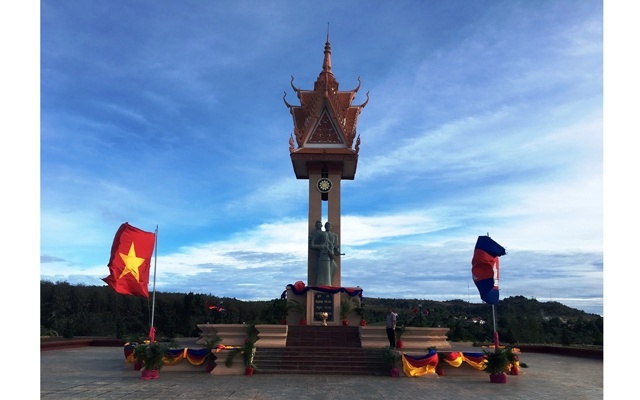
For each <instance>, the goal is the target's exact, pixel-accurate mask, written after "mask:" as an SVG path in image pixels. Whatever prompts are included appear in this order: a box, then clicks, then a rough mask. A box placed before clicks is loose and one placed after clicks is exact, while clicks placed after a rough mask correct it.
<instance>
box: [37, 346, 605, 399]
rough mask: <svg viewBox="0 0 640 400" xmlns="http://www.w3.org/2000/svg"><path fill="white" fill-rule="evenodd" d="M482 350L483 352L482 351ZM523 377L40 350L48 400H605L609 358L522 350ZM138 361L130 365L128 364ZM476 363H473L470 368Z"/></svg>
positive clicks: (118, 350) (114, 349)
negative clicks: (233, 365)
mask: <svg viewBox="0 0 640 400" xmlns="http://www.w3.org/2000/svg"><path fill="white" fill-rule="evenodd" d="M475 351H477V350H475ZM520 361H521V363H525V364H527V365H528V368H522V369H521V373H520V375H517V376H513V375H509V376H508V382H507V383H506V384H495V383H489V376H488V375H487V374H486V373H485V372H483V371H476V370H471V369H467V370H464V369H463V368H465V367H468V366H465V365H462V366H461V367H460V368H458V369H455V371H454V370H449V371H450V372H451V373H448V374H447V375H445V376H442V377H438V376H437V375H436V376H422V377H417V378H409V377H406V376H404V374H403V373H402V372H401V377H399V378H392V377H379V376H340V375H267V374H264V375H261V374H260V373H258V372H257V373H256V374H254V375H253V376H244V375H240V376H233V375H232V376H229V375H224V376H219V375H209V374H207V373H206V372H204V371H203V372H202V373H199V372H179V371H169V370H165V369H163V370H161V371H160V378H159V379H155V380H142V379H140V371H134V370H133V366H132V365H131V364H127V365H126V366H125V365H124V354H123V349H122V348H121V347H80V348H72V349H60V350H52V351H42V352H40V363H41V366H40V398H42V399H239V400H244V399H264V400H267V399H299V400H304V399H327V400H330V399H331V400H333V399H349V400H353V399H411V400H415V399H417V398H425V397H429V398H434V399H452V400H454V399H455V400H460V399H469V398H477V399H491V400H495V399H527V400H530V399H537V400H540V399H553V400H556V399H584V400H590V399H602V398H603V396H604V392H603V360H594V359H587V358H581V357H567V356H560V355H552V354H540V353H522V354H521V355H520ZM129 366H131V367H129ZM469 368H470V367H469Z"/></svg>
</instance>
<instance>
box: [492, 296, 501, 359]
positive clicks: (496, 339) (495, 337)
mask: <svg viewBox="0 0 640 400" xmlns="http://www.w3.org/2000/svg"><path fill="white" fill-rule="evenodd" d="M491 312H492V313H493V344H494V345H495V352H496V353H497V352H498V346H499V345H500V339H499V337H498V327H497V325H496V305H495V304H492V305H491Z"/></svg>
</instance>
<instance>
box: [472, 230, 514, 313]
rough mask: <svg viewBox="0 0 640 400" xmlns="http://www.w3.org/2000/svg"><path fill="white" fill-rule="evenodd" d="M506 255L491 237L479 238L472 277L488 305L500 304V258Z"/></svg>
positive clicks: (474, 253) (473, 261)
mask: <svg viewBox="0 0 640 400" xmlns="http://www.w3.org/2000/svg"><path fill="white" fill-rule="evenodd" d="M505 254H507V252H506V251H505V250H504V247H502V246H500V245H499V244H498V243H496V242H495V241H494V240H493V239H491V238H490V237H489V236H478V241H477V242H476V248H475V250H474V251H473V259H472V260H471V275H472V277H473V282H474V283H475V284H476V287H477V288H478V291H479V292H480V298H481V299H482V300H483V301H484V302H486V303H489V304H498V300H499V299H500V289H499V287H498V280H499V277H500V262H499V260H498V257H500V256H503V255H505Z"/></svg>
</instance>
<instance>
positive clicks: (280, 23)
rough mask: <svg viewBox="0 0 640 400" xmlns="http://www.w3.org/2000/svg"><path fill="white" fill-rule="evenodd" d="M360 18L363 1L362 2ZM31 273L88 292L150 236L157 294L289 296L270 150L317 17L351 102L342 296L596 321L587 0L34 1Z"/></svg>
mask: <svg viewBox="0 0 640 400" xmlns="http://www.w3.org/2000/svg"><path fill="white" fill-rule="evenodd" d="M374 4H375V5H374ZM40 13H41V25H40V29H41V35H40V38H39V39H40V110H39V111H40V126H39V129H40V136H39V147H40V159H39V162H40V171H39V172H40V176H39V191H40V204H39V211H40V220H39V221H38V223H39V229H40V249H39V250H40V279H46V280H50V281H67V282H69V283H72V284H79V283H82V284H86V285H100V286H102V285H104V283H103V282H102V281H101V280H100V278H103V277H105V276H107V275H108V268H107V265H106V264H107V262H108V259H109V251H110V247H111V242H112V240H113V235H114V234H115V232H116V230H117V228H118V227H119V226H120V224H121V223H123V222H125V221H126V222H129V223H130V224H132V225H134V226H136V227H138V228H141V229H144V230H148V231H154V230H155V228H156V226H158V228H159V233H158V248H157V252H158V258H157V276H156V290H158V291H171V292H184V293H187V292H194V293H205V294H209V293H210V294H213V295H217V296H224V297H236V298H239V299H243V300H251V299H258V300H270V299H274V298H277V297H279V296H280V293H281V292H282V291H283V290H284V288H285V286H286V285H287V284H290V283H294V282H295V281H298V280H302V281H305V282H306V280H307V279H306V278H307V277H306V257H307V237H308V233H309V232H308V229H307V220H306V218H307V206H308V199H307V185H308V182H307V181H306V180H297V179H296V178H295V175H294V172H293V168H292V165H291V160H290V157H289V148H288V146H289V145H288V141H289V137H290V135H291V133H292V131H293V123H292V120H291V115H290V114H289V111H288V109H287V107H286V106H285V105H284V103H283V101H282V97H283V95H284V92H286V93H287V101H289V102H290V103H293V104H299V103H298V102H297V99H296V97H295V94H294V93H293V91H292V89H291V87H290V79H291V76H292V75H293V76H294V78H295V81H294V84H295V85H296V86H297V87H298V88H301V89H312V88H313V84H314V82H315V80H316V78H317V76H318V74H319V73H320V71H321V69H322V60H323V50H324V42H325V39H326V35H327V24H328V23H329V33H330V41H331V47H332V55H331V57H332V66H333V72H334V74H335V77H336V79H337V80H338V82H339V83H340V90H349V89H353V88H355V87H356V86H357V85H358V77H360V79H361V81H362V87H361V89H360V91H359V93H358V96H357V97H356V100H355V101H354V104H361V103H362V102H364V101H365V100H366V98H365V96H364V94H365V93H366V92H369V96H370V101H369V103H368V104H367V106H366V107H365V108H364V110H363V111H362V113H361V114H360V118H359V124H358V134H359V135H360V137H361V146H360V152H359V160H358V169H357V173H356V177H355V180H353V181H343V184H342V232H341V236H342V237H341V244H342V251H343V252H344V253H345V256H343V257H342V284H343V286H360V287H362V288H363V289H364V295H365V296H367V297H385V298H420V299H429V300H450V299H463V300H468V301H471V302H474V303H480V302H481V300H480V298H479V296H478V293H477V290H476V289H475V286H474V284H473V281H472V279H471V258H472V255H473V248H474V244H475V240H476V239H477V237H478V235H484V234H486V233H489V234H490V235H491V237H492V238H493V239H494V240H496V241H497V242H498V243H500V244H501V245H503V246H504V247H506V248H507V251H508V254H507V255H506V256H504V257H502V258H501V260H500V265H501V280H500V286H501V296H502V297H506V296H515V295H521V296H525V297H527V298H536V299H538V300H539V301H549V300H553V301H559V302H561V303H563V304H566V305H568V306H571V307H574V308H578V309H581V310H585V311H587V312H591V313H597V314H600V315H603V297H604V294H603V276H604V274H603V265H604V257H603V253H604V238H603V232H604V227H603V226H604V224H603V197H604V196H603V181H604V180H603V169H604V168H603V165H604V163H603V9H602V2H600V1H536V2H531V1H446V2H445V1H428V2H424V1H420V2H418V1H400V2H376V3H372V2H370V1H349V2H344V1H328V2H293V1H284V0H281V1H277V0H276V1H269V2H264V1H239V2H222V1H217V2H214V1H183V2H173V1H138V2H130V1H109V2H104V1H83V2H78V1H42V2H41V3H40Z"/></svg>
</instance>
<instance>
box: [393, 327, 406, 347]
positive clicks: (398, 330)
mask: <svg viewBox="0 0 640 400" xmlns="http://www.w3.org/2000/svg"><path fill="white" fill-rule="evenodd" d="M407 330H408V329H407V326H406V325H397V326H396V330H395V334H396V349H401V348H403V347H404V343H403V342H402V340H401V339H402V335H404V334H405V333H407Z"/></svg>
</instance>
